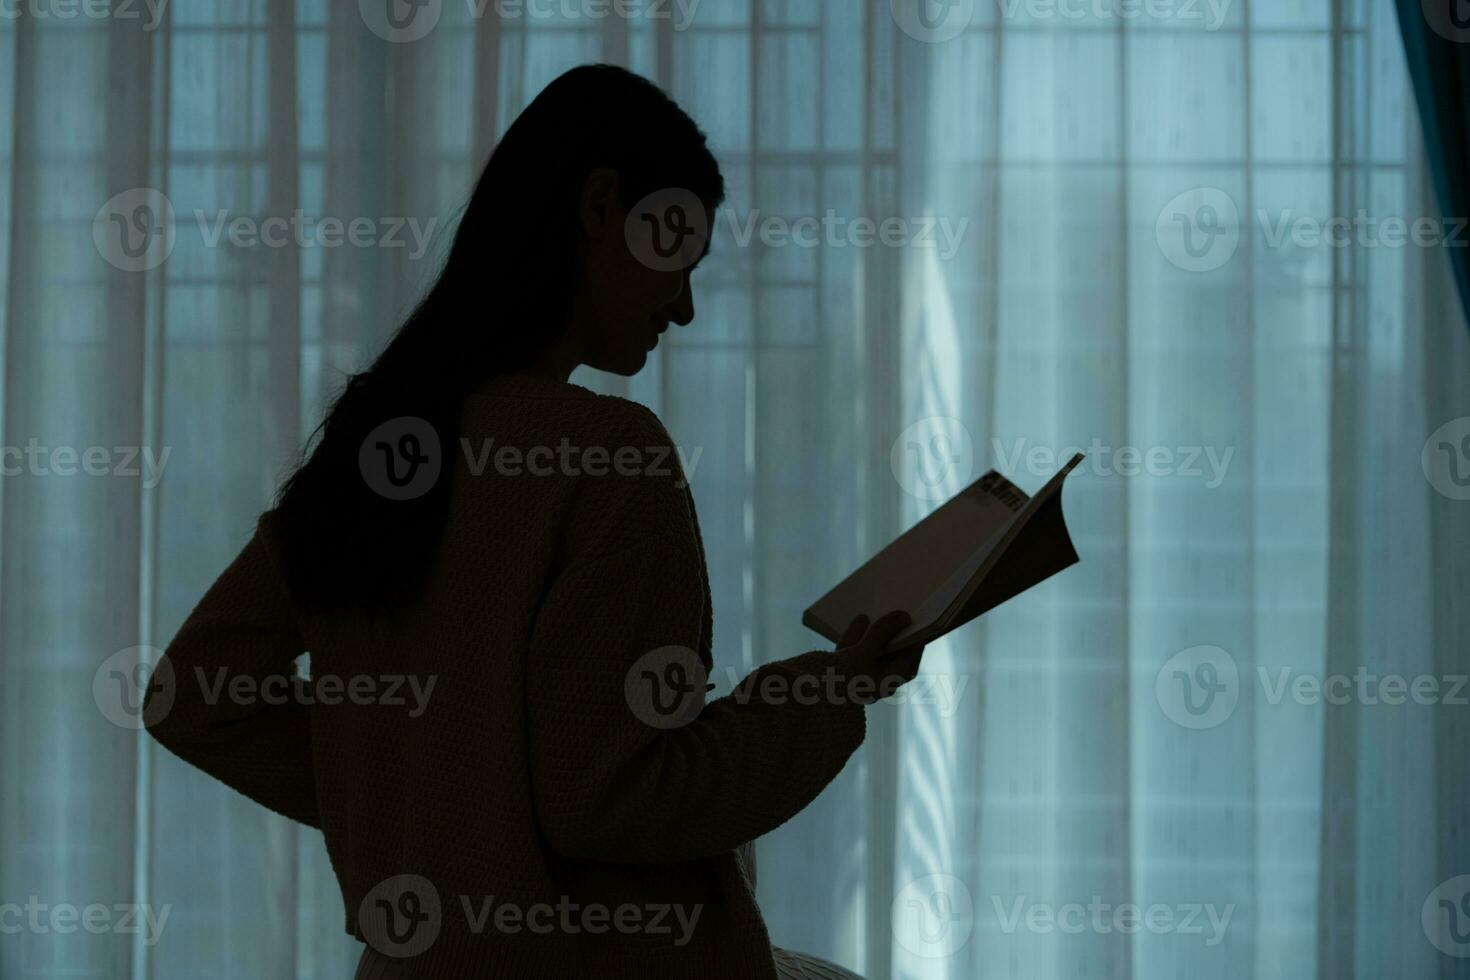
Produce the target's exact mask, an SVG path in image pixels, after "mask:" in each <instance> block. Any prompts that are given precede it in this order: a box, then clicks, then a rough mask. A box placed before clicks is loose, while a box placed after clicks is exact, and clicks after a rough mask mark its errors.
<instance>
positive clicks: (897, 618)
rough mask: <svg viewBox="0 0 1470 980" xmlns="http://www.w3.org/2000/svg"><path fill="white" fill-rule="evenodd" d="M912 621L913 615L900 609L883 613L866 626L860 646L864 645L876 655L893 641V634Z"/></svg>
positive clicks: (900, 631) (904, 628)
mask: <svg viewBox="0 0 1470 980" xmlns="http://www.w3.org/2000/svg"><path fill="white" fill-rule="evenodd" d="M913 621H914V617H912V616H910V615H909V614H908V613H906V612H904V611H903V610H902V609H895V610H893V612H890V613H885V614H884V615H882V616H879V617H878V620H877V622H875V623H873V625H872V626H869V627H868V631H867V633H865V634H863V639H862V646H864V647H866V648H867V650H868V652H870V653H872V654H873V655H874V656H877V655H878V654H880V653H882V652H883V650H884V648H886V647H887V646H888V644H889V643H891V642H892V641H893V638H894V637H895V636H897V635H898V634H900V633H902V632H903V631H904V630H906V629H908V627H909V624H910V623H912V622H913Z"/></svg>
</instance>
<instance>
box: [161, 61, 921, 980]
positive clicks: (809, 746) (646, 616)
mask: <svg viewBox="0 0 1470 980" xmlns="http://www.w3.org/2000/svg"><path fill="white" fill-rule="evenodd" d="M723 196H724V180H723V178H722V176H721V174H720V171H719V167H718V165H717V164H716V162H715V160H714V158H713V156H711V154H710V152H709V150H708V149H707V148H706V145H705V137H704V135H703V134H702V133H701V132H700V130H699V128H698V127H697V126H696V125H695V124H694V122H693V121H692V120H691V119H690V118H689V117H688V116H686V115H685V114H684V113H683V112H682V111H681V110H680V109H679V107H678V106H677V105H675V104H674V103H673V102H672V101H671V100H670V99H669V98H668V97H667V96H666V95H664V93H663V92H661V91H660V90H659V89H658V88H656V87H655V86H653V85H652V84H650V83H649V82H647V81H646V80H644V79H641V78H639V77H637V76H636V75H632V74H630V73H628V72H626V71H623V70H621V69H618V68H612V67H608V66H585V67H582V68H577V69H575V70H573V71H570V72H567V73H566V74H565V75H562V76H561V77H560V78H558V79H557V80H556V81H554V82H552V83H551V85H549V86H548V87H547V88H546V90H545V91H543V92H542V93H541V94H540V95H539V96H537V98H536V99H535V101H533V102H532V103H531V104H530V106H528V107H527V108H526V110H525V111H524V112H523V113H522V114H521V116H520V117H519V118H518V119H517V120H516V121H515V123H514V124H513V125H512V126H511V127H510V129H509V130H508V131H507V132H506V134H505V137H504V139H503V140H502V141H501V142H500V144H499V146H498V147H496V149H495V152H494V153H493V155H492V156H491V158H490V161H489V163H488V164H487V165H486V167H485V170H484V173H483V174H482V176H481V177H480V180H479V183H478V185H477V186H476V188H475V192H474V195H473V197H472V198H471V200H470V203H469V206H468V208H467V210H466V212H465V214H464V216H463V218H462V221H461V223H460V226H459V228H458V231H457V233H456V236H455V239H454V243H453V247H452V249H451V251H450V253H449V255H448V258H447V260H446V264H445V267H444V269H443V271H442V273H441V275H440V276H439V278H438V280H437V281H436V283H435V285H434V286H433V288H432V289H431V290H430V291H429V293H428V295H427V296H426V297H425V298H424V299H423V301H422V302H421V303H420V305H419V306H418V307H417V308H416V309H415V310H414V311H413V313H412V314H411V315H410V316H409V317H408V319H407V321H406V322H405V323H404V324H403V325H402V327H401V328H400V329H399V330H398V331H397V333H396V334H395V335H394V337H393V338H392V340H391V342H390V343H389V344H388V346H387V347H386V349H385V350H384V351H383V352H382V354H381V355H380V356H379V357H378V359H377V361H376V362H375V363H374V364H373V365H372V367H370V368H369V369H368V370H366V371H364V372H362V373H360V374H357V375H355V376H353V377H352V378H351V379H350V380H349V382H348V384H347V386H346V388H345V390H344V391H343V392H342V394H341V395H340V397H339V398H338V399H337V401H336V403H335V404H334V405H333V407H332V409H331V411H330V412H329V414H328V415H327V418H326V421H325V422H324V423H323V426H322V428H321V429H320V430H319V435H320V439H319V440H318V441H317V443H316V445H315V448H314V449H313V450H312V451H311V452H310V455H309V457H308V458H307V460H306V461H305V463H304V464H303V465H302V466H301V467H300V469H299V470H298V471H297V472H296V473H295V474H294V475H293V476H292V477H291V479H290V480H289V481H288V482H287V483H286V484H285V486H284V487H283V488H282V490H281V493H280V496H279V499H278V501H277V506H276V507H275V509H273V510H271V511H268V512H267V513H266V514H264V515H263V516H262V517H261V519H260V521H259V523H258V525H257V527H256V531H255V534H254V536H253V538H252V539H251V540H250V542H249V543H248V544H247V545H246V546H245V548H244V550H243V551H242V552H241V553H240V555H239V556H238V557H237V558H236V559H235V560H234V562H233V563H232V564H231V565H230V566H229V568H228V569H226V570H225V572H224V573H223V574H222V575H221V576H220V578H219V580H218V581H216V582H215V584H214V585H213V587H212V588H211V589H210V590H209V592H208V593H207V594H206V595H205V597H204V598H203V600H202V601H201V602H200V604H199V605H198V607H197V608H196V609H195V610H194V612H193V613H192V614H191V615H190V617H189V619H188V620H187V622H186V623H185V624H184V626H183V628H182V629H181V630H180V631H179V634H178V636H177V637H176V638H175V639H174V641H173V643H172V644H171V645H170V647H169V649H168V651H167V656H166V658H165V659H164V661H163V662H162V664H161V665H160V668H159V672H158V673H156V674H155V683H154V685H153V689H152V691H151V692H150V701H149V703H148V704H147V705H146V706H145V719H146V720H147V721H148V724H149V731H151V732H152V733H153V735H154V736H155V737H157V739H158V740H159V741H160V742H162V743H163V744H164V745H165V746H167V747H168V748H169V749H170V750H172V751H173V752H175V753H176V754H178V755H179V756H181V757H182V758H184V759H185V760H187V761H189V762H190V763H192V764H194V765H196V766H198V767H199V768H201V769H203V770H205V771H206V772H209V773H211V774H212V775H214V776H215V777H217V778H219V779H220V780H222V781H224V782H225V783H227V784H229V785H230V786H232V787H234V788H235V789H237V790H239V791H240V792H242V793H244V794H245V795H247V796H249V797H250V798H252V799H254V800H256V801H258V802H259V803H262V804H264V805H265V806H267V807H269V808H271V809H272V810H275V811H276V812H278V813H282V814H284V815H286V816H288V817H291V818H292V819H295V820H299V821H301V822H302V823H305V824H308V825H310V826H313V827H319V828H321V830H322V832H323V834H324V835H325V838H326V846H327V851H328V854H329V855H330V856H331V861H332V867H333V870H334V871H335V873H336V875H337V879H338V881H339V883H340V885H341V889H342V897H343V899H344V901H345V903H346V927H347V930H348V931H349V932H351V933H352V934H353V935H355V936H357V937H359V938H361V939H363V940H365V941H366V942H367V944H368V947H369V948H368V949H367V951H366V952H365V953H364V956H363V960H362V962H361V964H360V965H359V968H358V975H359V976H360V977H368V976H413V977H433V978H443V977H522V976H527V977H529V976H537V977H541V976H546V977H575V976H602V977H609V976H630V977H632V976H637V977H649V976H651V977H678V976H689V977H696V976H697V977H701V978H711V977H726V976H728V977H739V978H742V980H745V978H752V977H774V976H777V975H778V969H779V970H781V971H783V972H787V973H796V974H798V975H801V974H802V971H804V970H805V971H808V973H807V975H824V974H822V973H820V972H817V973H812V972H810V971H820V970H823V969H832V970H835V968H830V967H826V968H824V967H822V966H820V965H819V964H816V962H815V961H806V963H805V965H803V963H802V962H799V961H798V960H797V958H795V957H792V956H789V955H787V954H785V953H783V952H782V951H780V950H774V951H773V949H772V947H771V944H770V939H769V937H768V936H767V933H766V929H765V926H764V923H763V922H762V919H761V915H760V912H759V910H758V908H757V907H756V903H755V899H754V894H753V880H752V878H753V874H754V868H753V866H752V865H751V863H750V860H749V848H748V847H746V845H747V844H748V842H750V841H753V840H754V839H755V838H757V837H759V836H760V835H762V834H764V833H767V832H768V831H770V830H772V829H774V828H776V827H778V826H780V825H781V824H782V823H784V822H785V821H786V820H788V819H790V818H791V817H792V816H793V815H794V814H796V813H797V812H798V811H800V810H801V809H802V808H803V807H805V806H806V805H807V804H808V803H810V802H811V801H812V799H813V798H814V797H816V795H817V794H818V793H819V792H821V790H822V788H823V787H825V786H826V785H827V784H828V783H829V782H830V781H831V780H832V778H833V777H834V776H835V775H836V774H837V773H838V771H839V770H841V769H842V767H843V765H844V764H845V763H846V761H847V759H848V757H849V756H850V755H851V754H852V753H853V751H854V750H855V749H856V748H857V746H858V745H859V744H860V743H861V742H862V740H863V735H864V731H865V722H864V704H865V703H870V702H871V701H872V700H874V699H875V698H876V697H878V696H886V695H887V694H889V693H891V691H892V690H893V688H894V687H895V686H896V685H897V683H899V682H902V681H903V680H906V679H908V678H910V677H912V676H913V675H914V673H915V672H916V671H917V669H918V662H919V653H920V652H921V651H920V650H917V649H914V650H909V651H904V652H902V653H900V654H897V655H892V656H891V657H890V658H885V659H884V662H883V668H882V670H881V671H880V668H879V666H878V654H879V652H880V651H881V650H882V649H883V647H884V646H885V645H886V644H887V642H888V641H889V640H890V639H891V638H892V637H894V636H896V635H897V633H898V631H899V630H900V629H901V628H902V626H903V625H904V620H903V617H902V616H901V615H897V616H885V617H883V618H882V619H880V620H879V621H878V622H877V623H874V624H872V626H871V627H869V626H868V624H867V622H866V618H860V619H859V620H858V621H856V622H854V624H853V625H852V627H851V628H850V629H849V631H848V636H847V638H846V639H845V640H844V642H843V643H842V644H839V649H838V650H837V651H821V650H818V651H813V652H810V653H806V654H803V655H801V656H797V657H794V658H792V659H789V660H784V661H780V662H777V663H771V664H768V665H766V666H765V667H762V668H761V669H759V670H757V671H756V672H755V673H754V674H752V675H751V676H750V677H749V678H747V679H746V680H745V681H743V682H742V683H741V685H739V686H738V687H737V689H736V690H735V691H734V692H733V693H732V694H730V695H728V696H725V697H721V698H718V699H715V700H707V698H706V678H707V675H708V673H709V672H710V671H711V669H712V659H711V646H712V644H711V627H712V623H711V602H710V596H709V586H708V580H707V578H706V574H705V562H704V553H703V545H702V543H701V540H700V535H699V527H698V523H697V520H696V517H695V512H694V500H693V498H692V496H691V495H690V493H689V491H688V488H687V486H686V484H685V481H684V475H685V474H684V472H683V470H682V468H681V464H680V461H679V457H678V454H677V453H676V452H675V451H674V447H673V444H672V441H671V440H670V438H669V435H668V433H667V432H666V431H665V429H664V427H663V426H662V425H661V424H660V423H659V420H658V419H657V417H655V416H654V415H653V413H652V412H650V411H649V410H648V409H646V408H644V407H643V406H641V405H638V404H636V403H634V402H631V401H627V400H624V399H621V398H614V397H608V396H602V395H597V394H594V393H593V392H591V391H589V390H588V389H586V388H583V387H580V386H577V385H574V384H571V383H569V382H568V380H567V379H568V377H569V375H570V374H571V372H572V371H573V369H574V368H576V367H578V366H579V365H583V364H586V365H591V366H592V367H595V368H600V369H603V370H607V371H613V372H617V373H619V374H624V375H631V374H633V373H634V372H636V371H638V370H639V369H640V368H641V367H642V366H643V364H644V361H645V359H646V358H647V355H648V352H649V351H650V350H652V349H653V347H654V346H655V344H656V343H657V340H658V337H659V335H660V334H662V333H663V332H664V330H665V329H666V328H668V326H669V325H670V324H677V325H679V326H686V325H688V324H689V323H690V321H691V320H693V318H694V303H693V297H692V295H691V293H690V285H689V274H690V272H691V270H692V267H693V265H694V264H695V263H696V262H697V261H698V259H699V258H700V257H702V255H703V254H704V251H705V250H706V249H707V247H708V237H709V236H708V231H707V229H708V228H709V226H710V219H711V215H712V212H713V210H714V208H715V207H716V206H717V205H718V204H719V203H720V201H721V200H722V199H723ZM304 651H310V655H311V656H310V675H311V676H310V679H309V680H308V679H305V678H302V677H299V676H296V675H295V672H294V668H293V662H294V660H295V658H297V657H298V656H299V655H300V654H301V653H302V652H304ZM169 678H171V680H170V679H169ZM879 680H882V681H883V682H884V684H883V686H881V687H879V688H877V690H876V691H875V686H876V683H877V682H878V681H879ZM170 684H171V687H169V685H170ZM164 689H168V690H169V691H170V693H171V695H172V700H171V703H169V699H168V698H162V697H160V694H159V692H160V690H164ZM246 691H255V692H259V693H258V694H257V695H252V696H245V695H243V694H241V693H240V692H246ZM825 975H833V976H835V975H838V974H837V973H835V972H833V973H830V974H825Z"/></svg>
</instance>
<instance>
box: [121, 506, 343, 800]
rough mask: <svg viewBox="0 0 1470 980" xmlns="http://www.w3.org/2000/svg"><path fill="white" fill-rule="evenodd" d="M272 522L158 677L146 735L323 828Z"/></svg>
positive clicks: (207, 598)
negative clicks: (271, 533)
mask: <svg viewBox="0 0 1470 980" xmlns="http://www.w3.org/2000/svg"><path fill="white" fill-rule="evenodd" d="M269 517H270V515H269V514H267V515H266V516H265V517H263V518H262V519H261V521H260V523H259V524H258V525H257V527H256V531H255V535H254V536H253V537H252V538H251V540H250V542H249V543H248V544H246V545H245V548H244V550H242V551H241V552H240V554H239V555H238V556H236V558H235V560H234V561H233V562H231V563H230V566H229V567H228V568H226V569H225V571H224V572H223V574H221V575H220V577H219V578H218V579H217V580H216V581H215V583H214V585H213V586H211V587H210V589H209V591H208V592H207V593H205V595H204V598H203V599H201V600H200V601H199V604H198V605H197V606H196V607H195V608H194V611H193V612H192V613H190V615H189V618H188V619H187V620H185V622H184V625H183V626H182V627H181V628H180V629H179V632H178V634H177V635H176V636H175V637H174V640H173V642H172V643H170V644H169V647H168V649H167V650H166V651H165V653H164V658H163V660H162V661H160V663H159V665H158V667H157V668H156V669H155V672H154V675H153V681H152V683H151V684H150V687H149V691H148V697H147V700H146V701H145V702H144V708H143V716H144V719H145V721H146V722H147V727H148V732H149V733H150V734H151V735H152V736H153V737H154V738H155V739H157V740H158V741H159V742H160V743H162V744H163V746H164V747H165V748H167V749H168V750H169V751H170V752H172V753H174V754H175V755H177V756H178V757H179V758H181V759H183V760H184V761H185V762H188V763H190V764H191V765H194V766H197V767H198V768H200V769H202V770H204V771H205V772H207V773H209V774H210V775H211V776H214V777H215V778H216V779H218V780H220V781H221V782H223V783H224V784H226V785H227V786H230V787H232V788H233V789H236V790H238V791H239V792H241V793H243V794H245V795H246V796H248V797H250V798H251V799H252V800H255V801H256V802H257V803H260V804H262V805H264V806H266V807H269V808H270V809H272V810H274V811H276V812H277V813H280V814H283V815H285V816H287V817H290V818H292V819H293V820H299V821H301V822H302V823H305V824H309V825H311V826H313V827H316V826H320V820H319V817H318V808H317V797H316V781H315V774H314V770H313V768H312V745H311V714H310V707H309V698H306V697H303V696H301V695H302V694H303V692H304V687H305V684H306V681H305V679H304V678H302V677H301V676H300V675H299V674H297V673H296V670H295V664H294V660H295V658H296V657H297V656H299V655H300V654H301V653H302V652H303V650H304V649H305V646H304V642H303V640H302V638H301V634H300V631H299V629H298V626H297V621H296V618H295V614H294V612H293V607H292V605H291V602H290V599H289V596H288V593H287V591H286V588H285V584H284V582H283V580H282V578H281V575H280V573H279V569H278V568H277V566H276V564H275V559H274V557H273V556H272V554H271V552H270V548H269V544H268V542H267V537H266V534H267V527H268V523H269Z"/></svg>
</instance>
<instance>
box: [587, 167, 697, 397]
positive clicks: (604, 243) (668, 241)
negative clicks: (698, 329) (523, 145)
mask: <svg viewBox="0 0 1470 980" xmlns="http://www.w3.org/2000/svg"><path fill="white" fill-rule="evenodd" d="M581 223H582V230H583V233H584V236H585V241H586V248H585V255H586V263H585V269H584V271H583V276H582V280H581V289H580V290H579V295H578V296H577V297H576V300H575V302H574V311H575V312H574V316H573V323H572V327H571V329H572V330H573V331H574V332H576V333H577V334H579V335H580V336H578V337H577V341H578V346H579V347H580V349H581V353H582V361H583V363H585V364H587V365H589V366H591V367H594V368H597V369H598V370H602V371H609V372H612V373H614V374H621V375H632V374H636V373H637V372H638V371H639V370H641V369H642V367H643V365H644V364H645V363H646V362H647V360H648V355H649V353H650V352H651V351H652V350H653V349H654V347H655V346H657V344H658V342H659V340H660V338H661V336H662V335H663V333H664V331H666V330H667V329H668V328H669V326H670V325H671V324H672V325H677V326H687V325H688V324H689V323H690V322H691V321H693V319H694V296H693V293H692V290H691V286H690V281H689V280H690V274H691V273H692V272H693V271H694V267H695V266H696V265H698V264H699V261H700V259H702V258H703V257H704V254H705V252H706V251H707V250H708V247H709V229H710V209H709V208H708V207H706V206H705V205H704V204H703V203H701V202H700V201H699V199H698V198H696V197H695V196H694V195H693V194H691V193H689V192H688V191H682V190H680V189H678V188H672V189H668V190H662V191H656V192H654V193H653V194H649V195H647V196H645V197H644V198H643V199H641V200H639V201H633V202H627V201H624V200H623V195H622V193H621V190H620V187H619V180H618V176H617V174H616V173H615V172H613V171H611V170H608V169H605V168H604V169H599V170H596V171H594V172H593V173H592V174H591V175H589V177H588V178H587V181H586V183H585V185H584V188H583V193H582V200H581Z"/></svg>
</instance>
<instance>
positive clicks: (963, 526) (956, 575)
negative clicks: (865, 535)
mask: <svg viewBox="0 0 1470 980" xmlns="http://www.w3.org/2000/svg"><path fill="white" fill-rule="evenodd" d="M1029 499H1030V498H1029V497H1027V496H1026V494H1025V492H1024V491H1022V490H1021V489H1020V488H1019V487H1017V486H1016V485H1015V484H1014V483H1012V482H1011V481H1009V480H1007V479H1006V478H1005V477H1003V476H1001V475H1000V474H999V473H997V472H995V471H994V470H991V471H990V472H989V473H986V474H985V475H984V476H982V477H981V478H980V479H978V480H976V481H975V482H974V483H972V484H970V485H969V486H968V487H966V488H965V489H964V490H962V491H960V493H959V494H957V495H956V496H954V497H953V498H951V499H950V500H949V501H947V502H946V503H945V504H943V505H942V506H941V507H940V508H939V509H938V510H936V511H934V512H933V513H931V514H929V515H928V516H926V517H924V518H923V519H922V520H921V521H919V522H918V523H917V524H915V525H914V526H913V527H912V528H910V529H909V530H908V531H906V532H905V533H903V534H902V535H900V536H899V537H897V538H895V539H894V541H893V542H892V543H891V544H889V545H888V547H886V548H884V549H883V550H882V551H880V552H878V554H877V555H875V556H873V557H872V558H871V559H869V560H868V561H867V562H866V563H864V564H863V566H862V567H861V568H859V569H858V570H857V571H855V572H853V573H852V575H850V576H848V577H847V578H846V579H845V580H843V581H842V582H841V583H840V584H838V585H837V586H836V587H835V588H834V589H832V591H830V592H828V593H827V594H826V595H824V596H823V597H822V598H821V599H818V600H817V601H816V602H815V603H813V604H812V606H811V608H810V609H809V610H808V611H807V612H808V617H807V618H809V619H817V620H819V621H820V622H821V624H822V625H824V626H825V627H826V628H827V630H830V631H831V632H833V633H836V634H840V633H841V631H842V630H844V629H846V628H847V624H848V623H849V622H851V621H852V619H853V617H854V616H857V615H859V614H867V615H868V616H872V617H875V618H876V617H878V616H881V615H883V614H884V613H886V612H888V611H889V610H891V609H903V610H906V611H907V612H909V613H910V614H911V615H912V616H913V617H914V622H913V625H912V626H910V627H909V629H908V630H906V631H905V633H908V632H913V631H914V630H915V629H917V628H922V627H924V626H928V625H932V623H933V622H934V621H935V620H937V619H938V617H939V615H940V614H942V613H943V612H944V610H945V609H946V608H947V607H948V606H949V604H950V603H951V602H953V601H954V599H955V597H956V596H957V595H958V594H959V590H960V589H962V588H964V586H965V584H966V583H967V582H968V581H969V578H970V575H972V574H973V573H974V571H975V570H976V569H977V568H978V567H979V566H980V564H981V563H982V562H983V561H984V559H985V557H986V556H987V555H988V553H989V548H993V547H994V544H995V542H998V541H999V540H1000V539H1001V538H1002V537H1003V536H1004V532H1005V531H1006V529H1007V528H1008V527H1010V525H1011V522H1012V521H1013V520H1014V519H1015V517H1016V515H1017V514H1018V513H1019V512H1020V511H1021V509H1022V508H1024V507H1025V505H1026V503H1027V501H1028V500H1029ZM808 625H812V624H811V623H808ZM814 628H815V627H814ZM819 632H822V631H820V630H819ZM825 635H829V637H830V634H825Z"/></svg>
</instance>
